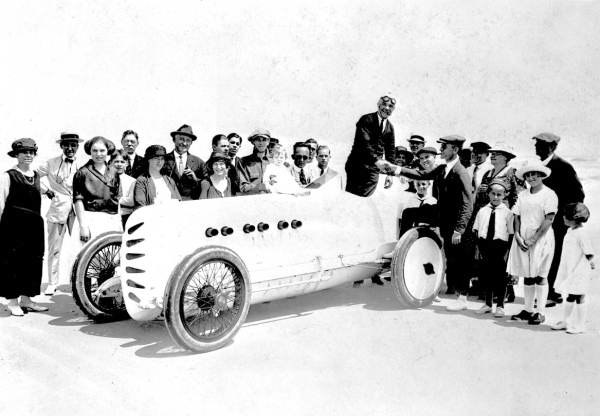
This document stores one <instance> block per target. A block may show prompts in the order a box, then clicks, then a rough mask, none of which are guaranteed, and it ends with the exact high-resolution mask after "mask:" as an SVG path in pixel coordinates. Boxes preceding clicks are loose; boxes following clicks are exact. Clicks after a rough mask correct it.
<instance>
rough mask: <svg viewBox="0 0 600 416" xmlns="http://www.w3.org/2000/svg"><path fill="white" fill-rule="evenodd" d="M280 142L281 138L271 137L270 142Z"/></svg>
mask: <svg viewBox="0 0 600 416" xmlns="http://www.w3.org/2000/svg"><path fill="white" fill-rule="evenodd" d="M278 143H279V139H277V138H275V137H271V139H270V140H269V144H278Z"/></svg>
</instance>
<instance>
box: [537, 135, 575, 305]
mask: <svg viewBox="0 0 600 416" xmlns="http://www.w3.org/2000/svg"><path fill="white" fill-rule="evenodd" d="M532 139H533V140H535V154H536V155H538V157H539V158H540V159H541V160H542V163H543V164H544V165H546V167H548V168H550V169H551V170H552V172H551V173H550V176H548V177H546V178H544V185H546V186H547V187H548V188H550V189H552V190H553V191H554V192H555V193H556V196H557V197H558V212H557V213H556V216H555V218H554V221H553V222H552V229H553V231H554V241H555V245H554V257H553V258H552V265H551V266H550V272H549V273H548V286H549V287H548V302H547V303H546V306H555V305H556V304H557V303H561V302H562V297H561V296H560V294H558V293H556V292H555V291H554V282H555V280H556V272H557V271H558V265H559V264H560V257H561V255H562V245H563V240H564V238H565V234H566V233H567V226H566V225H565V223H564V221H563V215H564V212H565V211H564V210H565V206H566V205H567V204H570V203H573V202H583V199H584V198H585V194H584V193H583V187H582V186H581V182H580V181H579V178H578V177H577V173H576V172H575V169H573V166H571V164H570V163H569V162H567V161H566V160H564V159H563V158H561V157H559V156H557V155H556V154H555V153H554V152H555V150H556V148H557V146H558V142H559V141H560V137H559V136H557V135H556V134H553V133H540V134H538V135H536V136H533V138H532Z"/></svg>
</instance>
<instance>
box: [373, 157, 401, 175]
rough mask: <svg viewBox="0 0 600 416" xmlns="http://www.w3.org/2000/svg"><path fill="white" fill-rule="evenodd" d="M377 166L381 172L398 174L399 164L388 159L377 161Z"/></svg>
mask: <svg viewBox="0 0 600 416" xmlns="http://www.w3.org/2000/svg"><path fill="white" fill-rule="evenodd" d="M375 167H376V168H377V169H379V172H380V173H384V174H386V175H396V172H397V170H398V168H399V166H397V165H394V164H393V163H392V162H388V161H387V160H383V159H381V160H378V161H376V162H375Z"/></svg>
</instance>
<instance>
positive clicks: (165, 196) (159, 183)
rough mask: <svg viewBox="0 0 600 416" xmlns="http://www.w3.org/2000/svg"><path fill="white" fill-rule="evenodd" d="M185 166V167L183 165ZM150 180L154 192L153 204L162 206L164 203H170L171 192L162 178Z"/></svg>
mask: <svg viewBox="0 0 600 416" xmlns="http://www.w3.org/2000/svg"><path fill="white" fill-rule="evenodd" d="M184 166H185V165H184ZM150 179H152V182H153V183H154V189H155V190H156V197H155V198H154V203H155V204H164V203H165V202H170V201H171V190H170V189H169V187H168V186H167V183H166V182H165V179H164V178H163V177H161V178H159V179H154V178H152V177H151V178H150Z"/></svg>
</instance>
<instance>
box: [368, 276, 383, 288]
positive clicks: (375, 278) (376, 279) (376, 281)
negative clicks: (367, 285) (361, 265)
mask: <svg viewBox="0 0 600 416" xmlns="http://www.w3.org/2000/svg"><path fill="white" fill-rule="evenodd" d="M371 282H373V284H374V285H379V286H383V282H382V281H381V279H380V278H379V276H373V277H371Z"/></svg>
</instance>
